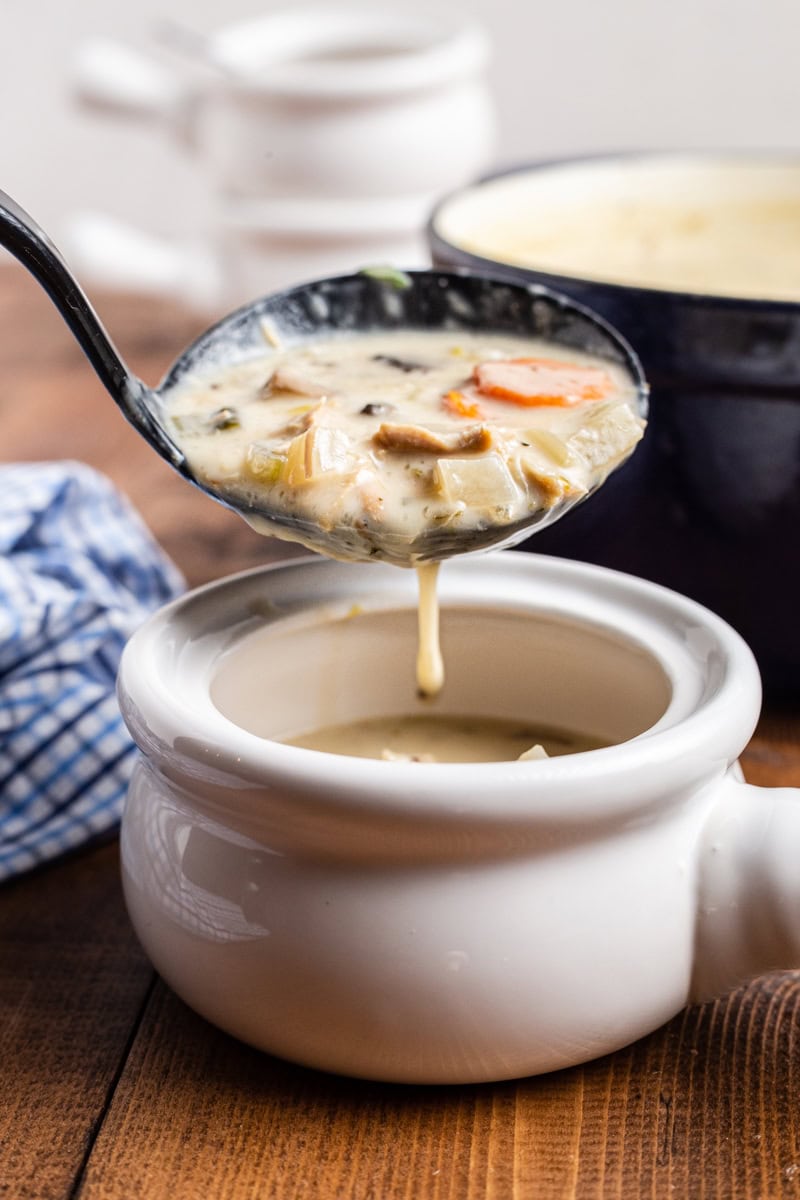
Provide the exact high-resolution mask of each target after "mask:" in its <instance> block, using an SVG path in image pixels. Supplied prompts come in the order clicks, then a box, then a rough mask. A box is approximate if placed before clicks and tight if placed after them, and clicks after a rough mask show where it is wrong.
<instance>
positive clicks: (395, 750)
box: [286, 713, 608, 762]
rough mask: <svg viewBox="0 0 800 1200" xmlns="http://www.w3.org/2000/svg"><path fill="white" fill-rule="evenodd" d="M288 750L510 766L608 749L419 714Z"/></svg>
mask: <svg viewBox="0 0 800 1200" xmlns="http://www.w3.org/2000/svg"><path fill="white" fill-rule="evenodd" d="M286 744H287V745H290V746H300V747H303V748H304V749H306V750H323V751H326V752H327V753H329V754H346V755H350V756H352V757H354V758H377V759H385V760H388V761H395V760H399V761H410V762H509V761H513V760H515V759H519V758H521V757H525V758H532V759H536V758H549V757H551V756H555V755H560V754H576V753H578V752H579V751H582V750H596V749H599V748H600V747H601V746H604V745H607V744H608V743H607V742H603V741H601V740H600V739H598V738H594V737H591V736H589V735H588V734H583V733H573V732H570V731H568V730H562V729H550V728H547V727H543V726H536V725H526V724H525V722H523V721H509V720H504V719H501V718H496V717H473V716H457V715H452V716H450V715H442V714H438V713H431V714H416V713H415V714H413V715H407V716H402V715H401V716H391V717H375V718H371V719H368V720H364V721H352V722H348V723H346V724H342V725H330V726H327V727H326V728H324V729H316V730H314V731H312V732H311V733H307V734H303V735H302V736H300V737H295V738H287V739H286ZM532 751H533V753H531V752H532Z"/></svg>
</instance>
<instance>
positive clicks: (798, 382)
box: [428, 164, 800, 697]
mask: <svg viewBox="0 0 800 1200" xmlns="http://www.w3.org/2000/svg"><path fill="white" fill-rule="evenodd" d="M543 165H547V164H543ZM529 169H534V168H529ZM495 178H496V177H495ZM428 238H429V245H430V248H431V252H432V257H433V262H434V265H435V266H438V267H441V268H445V269H457V268H462V269H464V268H468V269H470V270H474V271H479V272H480V271H483V272H488V273H490V274H492V275H494V276H496V277H497V276H499V277H504V278H507V279H509V280H514V281H515V282H517V283H520V282H526V283H541V284H545V285H547V286H549V287H552V288H555V289H556V290H558V291H559V292H562V293H564V294H566V295H568V296H570V297H571V298H573V299H575V300H578V301H579V302H580V303H582V304H584V305H586V306H587V307H588V308H590V309H593V310H594V311H595V312H598V313H599V314H600V315H601V316H603V317H605V319H606V320H607V321H609V322H610V323H611V324H612V325H613V326H614V327H615V328H616V329H617V330H619V332H620V333H621V334H622V335H623V337H625V338H626V339H627V340H628V341H629V342H630V344H631V345H632V346H633V348H634V350H635V351H636V353H637V354H638V356H639V358H640V360H641V362H642V365H643V366H644V370H645V374H646V376H647V378H648V380H649V382H650V387H651V393H650V420H649V428H648V431H647V434H646V436H645V439H644V442H643V443H642V445H641V446H640V447H639V449H638V450H637V452H636V454H634V455H633V457H632V459H631V460H630V461H629V462H628V463H627V464H626V465H625V466H624V467H623V468H622V469H621V470H620V471H619V472H618V473H617V474H616V475H615V476H613V477H612V478H611V479H610V480H609V482H608V483H607V484H606V485H605V486H604V487H603V488H602V489H601V490H600V492H599V493H598V494H597V495H596V496H595V497H594V498H593V499H592V501H591V503H589V504H586V505H583V506H581V507H579V508H578V509H576V510H575V511H574V512H573V513H571V514H569V515H568V516H567V517H565V518H564V520H563V521H561V522H558V523H557V524H555V525H554V526H552V527H551V528H550V529H547V530H543V531H542V532H541V533H540V534H537V535H536V536H535V537H534V538H532V539H530V541H528V542H527V543H526V544H525V547H524V548H525V549H529V550H536V551H539V552H543V553H547V554H557V555H564V556H566V557H570V558H576V559H581V560H583V561H585V562H594V563H600V564H602V565H604V566H610V567H614V568H617V569H618V570H622V571H628V572H630V573H632V574H634V575H640V576H643V577H645V578H647V579H652V580H654V581H656V582H657V583H663V584H665V585H666V586H668V587H671V588H675V589H677V590H678V591H681V592H683V593H684V594H686V595H688V596H691V597H693V598H694V599H696V600H699V601H700V602H701V603H702V604H705V605H707V606H708V607H709V608H711V609H713V610H714V611H715V612H717V613H719V614H720V615H721V616H722V617H724V618H725V619H726V620H728V621H729V622H730V623H731V624H732V625H733V626H734V627H735V628H736V629H737V630H738V631H739V632H740V633H741V634H742V635H743V637H744V638H745V639H746V640H747V641H748V642H749V644H750V646H751V647H752V649H753V650H754V652H755V654H756V657H757V658H758V661H759V666H760V668H761V671H762V675H763V678H764V683H765V687H766V689H767V691H768V693H769V694H771V695H781V694H783V695H787V696H789V697H797V696H798V695H800V568H798V567H797V566H796V565H795V560H796V558H797V556H798V543H800V304H791V303H783V302H780V303H779V302H771V301H760V300H735V299H728V298H717V297H712V296H698V295H691V294H680V293H671V292H665V291H657V290H655V289H647V288H636V287H626V286H620V285H615V284H605V283H601V282H592V281H588V280H581V279H575V278H572V277H569V276H560V275H552V274H549V273H547V272H543V271H536V270H534V269H531V268H524V267H514V266H510V265H508V264H503V263H499V262H495V261H493V260H491V259H485V258H481V257H480V256H478V255H475V254H471V253H469V252H468V251H465V250H463V249H460V248H459V247H457V246H454V245H451V244H450V243H449V242H447V241H446V240H445V239H444V238H442V236H441V235H440V234H439V233H438V232H437V229H436V214H435V213H434V215H433V218H432V219H431V222H430V224H429V227H428Z"/></svg>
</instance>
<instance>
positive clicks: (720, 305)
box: [425, 149, 800, 317]
mask: <svg viewBox="0 0 800 1200" xmlns="http://www.w3.org/2000/svg"><path fill="white" fill-rule="evenodd" d="M648 160H649V161H659V162H664V161H670V160H673V161H679V160H689V161H692V160H694V161H696V162H702V161H705V162H706V164H707V165H712V164H713V163H720V162H737V161H739V162H748V161H749V162H752V163H758V164H763V165H774V166H785V167H789V166H795V167H797V168H800V154H798V153H797V152H796V151H793V150H763V149H759V150H747V149H727V150H726V149H723V150H704V149H687V150H680V149H677V150H676V149H672V150H619V151H613V152H610V153H609V152H598V153H594V154H578V155H566V156H557V157H553V158H544V159H534V160H533V161H531V162H526V163H517V164H514V165H512V166H508V167H503V168H501V169H499V170H497V171H492V172H490V173H489V174H486V175H482V176H481V177H480V178H478V179H476V180H473V181H472V182H471V183H467V184H462V185H461V186H459V187H457V188H454V189H453V190H452V191H449V192H447V193H446V194H445V195H444V196H442V197H441V198H440V199H439V200H438V201H437V202H436V204H435V206H434V208H433V210H432V211H431V213H430V215H429V217H428V221H427V223H426V226H425V237H426V240H427V243H428V245H429V247H430V249H431V254H432V257H433V261H434V262H447V263H452V262H453V255H456V256H457V262H458V264H459V265H461V266H463V267H466V268H468V269H470V270H475V271H482V272H486V273H490V274H491V273H492V272H494V273H495V274H496V273H497V272H498V271H503V270H506V271H513V272H514V277H515V278H516V279H517V280H520V281H525V280H527V281H529V282H532V283H541V284H544V285H545V286H546V287H551V288H553V289H555V290H557V291H566V292H567V293H568V294H569V293H570V289H571V288H572V287H574V285H575V284H582V285H585V286H587V287H596V288H603V290H604V291H605V292H607V294H608V296H609V299H611V300H613V299H614V298H615V297H616V298H618V299H620V300H622V299H625V300H626V301H628V302H633V303H635V302H636V301H640V302H642V303H647V304H658V303H662V304H670V305H673V304H680V305H685V306H687V307H691V308H695V309H701V310H702V309H710V308H716V309H720V310H721V311H723V312H724V311H732V310H735V311H736V312H740V313H745V314H747V313H752V314H754V315H756V314H764V313H769V314H774V315H775V316H785V317H791V316H796V315H797V313H798V310H800V300H774V299H769V298H761V297H754V296H742V297H739V296H730V295H724V294H718V293H714V292H698V291H681V290H678V289H672V288H663V287H647V286H645V285H642V284H631V283H618V282H614V281H613V280H609V279H606V278H604V277H603V276H602V275H588V274H587V275H579V274H575V275H573V274H567V273H562V272H554V271H547V270H543V269H541V268H539V267H535V266H532V265H530V264H522V263H515V262H513V261H511V260H509V259H501V258H491V257H488V256H486V255H483V254H479V253H477V252H475V251H472V250H467V249H466V248H465V247H463V246H460V245H459V244H458V243H457V242H455V241H451V240H450V239H449V238H448V237H447V235H446V234H445V233H443V232H442V231H441V230H440V229H439V223H440V221H441V218H442V214H443V213H444V210H445V209H446V208H447V206H448V205H449V204H451V203H453V202H454V201H456V200H458V199H460V198H461V197H464V196H467V195H468V194H470V193H472V192H475V191H477V190H479V189H480V188H482V187H485V186H491V185H492V184H494V183H499V182H502V181H504V180H507V179H511V178H513V177H514V176H516V175H525V174H537V173H539V172H546V171H548V170H552V169H556V170H558V169H560V168H563V167H580V166H592V165H594V164H611V163H615V162H616V163H636V162H646V161H648ZM451 269H452V268H451Z"/></svg>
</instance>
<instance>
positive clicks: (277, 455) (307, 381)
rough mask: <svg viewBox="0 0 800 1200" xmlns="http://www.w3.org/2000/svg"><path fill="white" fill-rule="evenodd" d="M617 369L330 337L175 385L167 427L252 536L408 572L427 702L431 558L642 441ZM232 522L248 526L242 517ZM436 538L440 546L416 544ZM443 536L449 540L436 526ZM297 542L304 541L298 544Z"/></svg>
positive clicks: (539, 345)
mask: <svg viewBox="0 0 800 1200" xmlns="http://www.w3.org/2000/svg"><path fill="white" fill-rule="evenodd" d="M637 402H638V393H637V390H636V384H635V382H634V380H633V379H632V378H631V376H630V375H629V374H628V372H627V371H626V370H625V369H624V368H623V367H622V366H620V365H618V364H616V363H613V362H608V361H606V360H604V359H599V358H596V357H592V356H590V355H588V354H585V353H582V352H580V351H577V350H572V349H571V348H565V347H563V346H559V345H553V344H551V343H548V342H545V341H542V340H540V339H535V338H520V337H514V336H510V335H508V336H506V335H501V334H483V333H470V332H464V331H460V330H459V331H439V330H437V331H432V330H431V331H428V330H411V331H408V330H402V331H401V330H390V331H376V332H370V333H359V334H342V335H339V336H338V337H334V338H331V339H329V340H326V341H315V342H309V343H305V344H300V345H295V346H289V347H287V348H285V349H282V348H281V347H277V348H276V349H275V352H274V353H271V354H268V355H265V357H264V358H255V359H250V360H247V361H245V362H242V363H238V364H236V365H233V366H231V365H227V366H224V367H220V368H219V370H217V371H216V372H214V373H213V374H209V375H204V376H203V377H202V378H198V377H190V378H187V379H185V380H184V381H183V382H182V384H181V385H180V386H179V387H178V388H176V389H175V390H174V391H173V393H172V394H171V398H170V407H169V411H168V414H167V419H168V423H169V425H170V429H171V432H172V434H173V436H174V438H175V440H176V442H177V443H178V445H179V446H180V447H181V449H182V450H183V452H184V453H185V455H186V458H187V461H188V463H189V465H190V467H191V469H192V471H193V473H194V475H195V476H196V477H197V478H198V480H200V481H201V482H204V483H206V484H208V485H209V486H210V487H211V488H212V489H213V490H215V491H216V492H218V493H220V492H222V493H224V494H226V495H228V496H230V498H231V499H232V500H233V501H234V502H235V503H236V505H237V507H240V508H241V509H244V510H247V509H255V510H256V512H258V511H259V510H260V511H261V512H262V513H263V512H264V511H266V512H267V513H270V512H273V513H275V512H278V513H280V514H282V515H285V516H287V517H289V518H291V519H292V521H297V522H298V525H297V526H295V527H293V528H291V529H288V530H287V529H286V528H284V527H281V526H279V525H273V524H272V523H271V522H270V521H269V520H268V519H264V518H263V517H260V516H258V515H254V516H253V517H252V524H253V525H254V527H255V528H258V529H260V530H261V531H262V532H264V533H267V534H274V535H277V536H279V537H285V538H291V539H292V540H296V541H300V542H303V541H304V536H303V528H302V525H303V522H305V523H306V524H307V525H310V526H313V528H314V530H315V531H317V530H322V531H331V548H330V551H329V552H330V554H331V556H333V557H338V558H343V559H353V560H364V559H379V560H384V561H388V562H392V563H394V564H396V565H399V566H407V567H417V569H418V572H419V592H420V612H419V617H420V647H419V657H418V682H419V688H420V691H422V692H424V693H426V694H435V693H436V692H437V691H438V690H439V689H440V687H441V685H442V681H443V677H444V669H443V664H442V661H441V654H440V652H439V648H438V611H437V603H436V570H437V565H438V564H437V563H436V562H435V561H432V562H426V561H424V560H425V559H428V560H431V559H433V560H436V559H439V558H444V557H447V556H449V555H450V554H453V553H456V552H458V553H461V552H466V551H469V550H470V549H472V548H474V546H473V544H472V542H471V539H470V534H471V533H472V534H473V535H474V533H475V531H479V530H485V529H486V528H487V527H491V528H495V527H496V528H498V529H500V530H502V529H503V528H504V527H506V526H509V527H513V526H514V525H515V523H518V522H520V521H523V520H527V519H528V518H529V517H530V515H531V514H539V513H543V514H547V513H549V512H550V511H551V510H557V509H560V508H562V507H564V506H566V505H569V504H572V503H575V502H576V501H578V500H580V499H581V498H582V497H583V496H585V495H587V493H589V492H590V491H592V490H593V489H594V488H595V487H597V486H598V485H599V484H600V483H602V482H603V481H604V480H605V478H606V476H607V475H609V474H610V473H611V471H613V470H614V469H615V467H617V466H618V465H619V464H620V463H621V462H622V461H623V460H624V459H625V458H627V456H628V455H629V454H630V452H631V450H632V449H633V447H634V446H635V445H636V443H637V442H638V440H639V439H640V438H641V436H642V432H643V428H644V422H643V421H642V419H641V418H640V417H639V415H638V411H637ZM248 519H250V518H248ZM437 533H438V534H440V535H444V536H445V537H446V541H443V542H442V547H443V548H442V552H441V553H431V551H430V541H428V542H426V543H425V544H426V547H427V549H426V553H425V554H423V553H422V552H421V551H420V549H419V547H420V545H421V544H422V541H421V540H420V539H423V538H426V537H429V535H434V537H435V535H436V534H437ZM453 533H454V534H455V536H450V535H451V534H453ZM306 544H310V545H312V546H313V547H314V548H318V546H317V545H316V544H315V543H314V542H313V541H307V542H306Z"/></svg>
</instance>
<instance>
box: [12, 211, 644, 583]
mask: <svg viewBox="0 0 800 1200" xmlns="http://www.w3.org/2000/svg"><path fill="white" fill-rule="evenodd" d="M0 244H1V245H3V246H5V248H6V249H7V250H9V251H10V252H11V253H12V254H13V255H14V256H15V257H16V258H17V259H19V261H20V262H21V263H23V265H24V266H25V267H27V269H28V270H29V271H30V272H31V274H32V275H33V276H34V277H35V278H36V279H37V280H38V282H39V283H41V285H42V286H43V287H44V288H45V290H46V291H47V293H48V294H49V296H50V298H51V299H52V300H53V302H54V303H55V305H56V307H57V309H58V310H59V312H60V313H61V315H62V316H63V318H64V320H65V321H66V323H67V325H68V326H69V327H70V329H71V330H72V332H73V333H74V335H75V337H76V338H77V340H78V343H79V344H80V346H81V348H82V349H83V351H84V353H85V354H86V356H87V358H88V359H89V361H90V363H91V365H92V366H93V368H94V370H95V371H96V373H97V375H98V376H99V378H100V380H101V382H102V383H103V385H104V386H105V388H106V390H107V391H108V392H109V394H110V396H111V397H112V399H113V400H114V401H115V402H116V404H117V405H118V407H119V408H120V409H121V411H122V413H123V414H124V416H125V417H126V418H127V419H128V421H130V422H131V424H132V425H133V426H134V427H135V428H136V429H137V430H138V431H139V433H141V434H142V436H143V437H144V438H145V439H146V440H147V441H148V442H149V443H150V445H151V446H152V447H153V448H154V449H155V450H156V451H157V452H158V453H159V454H160V455H161V457H162V458H164V459H165V460H166V461H167V462H168V463H169V464H170V466H172V467H174V468H175V469H176V470H177V471H179V472H180V473H181V474H182V475H183V476H184V477H185V478H186V479H188V480H189V481H190V482H192V483H193V484H195V485H196V486H198V487H199V488H201V489H202V490H203V491H204V492H206V493H208V494H209V495H211V496H213V497H214V499H216V500H219V501H220V502H221V503H223V504H225V505H226V506H227V507H229V508H231V509H234V510H235V511H237V512H238V513H239V514H240V515H241V516H243V517H244V518H245V519H246V520H249V521H251V522H253V523H255V524H256V525H257V526H258V527H259V528H261V529H262V530H263V531H265V532H270V533H274V534H275V535H276V536H279V537H283V538H286V539H288V540H291V541H298V542H301V543H302V544H303V545H305V546H307V547H309V548H310V549H313V550H318V551H321V552H322V553H323V554H329V555H331V556H333V557H336V558H346V559H353V560H358V559H369V558H376V557H377V558H380V559H383V560H384V561H388V562H394V563H398V564H401V565H409V564H410V563H414V562H425V561H436V560H439V559H443V558H447V557H449V556H450V555H453V554H458V553H460V552H463V551H467V550H469V551H473V550H479V549H488V548H489V547H497V546H510V545H515V544H516V543H518V542H520V541H522V540H523V539H524V538H526V537H527V536H528V535H529V534H530V533H531V532H532V530H533V529H534V528H543V527H544V526H545V525H549V524H552V523H553V521H555V520H557V519H558V518H560V517H561V516H562V515H563V514H564V513H565V512H566V511H567V510H568V509H569V508H571V507H574V505H575V503H577V501H568V502H562V503H561V504H559V505H557V506H554V507H553V508H550V509H544V510H538V511H534V512H532V513H530V514H528V515H527V516H526V517H525V518H524V519H523V520H519V521H516V522H514V523H512V524H505V525H498V524H494V523H487V524H485V525H484V526H483V527H481V528H477V529H476V528H474V527H470V528H469V529H465V530H463V531H461V530H458V529H455V530H454V529H449V528H441V527H437V528H435V529H432V530H430V531H424V532H423V533H421V534H420V535H418V536H417V537H416V538H415V539H414V540H413V541H409V540H408V539H406V538H401V537H398V535H397V534H393V533H392V532H391V531H384V530H382V529H381V528H380V527H378V528H374V527H373V528H371V529H369V530H364V531H361V530H356V529H354V528H353V526H352V525H340V526H335V527H334V528H332V529H330V528H326V529H322V528H319V527H318V526H316V525H315V524H313V523H312V522H310V521H308V520H305V519H303V518H300V517H297V516H296V515H294V514H291V513H286V512H281V511H277V510H274V509H272V508H269V507H266V506H261V507H259V506H258V504H257V503H256V502H254V501H252V500H243V499H241V498H240V497H238V496H236V495H234V494H233V493H232V492H229V491H228V490H226V489H223V488H221V487H214V486H211V485H210V484H208V483H206V482H204V481H202V480H200V479H198V478H197V477H196V476H195V474H194V473H193V471H192V468H191V466H190V464H189V463H188V462H187V459H186V457H185V455H184V454H183V452H182V450H181V449H180V447H179V446H178V445H177V444H176V442H175V440H174V438H173V437H172V435H171V433H170V430H169V426H168V421H167V417H166V410H167V407H168V401H169V397H170V394H171V393H172V392H173V390H174V389H175V388H177V387H178V385H180V384H181V383H183V382H184V380H185V377H186V376H187V375H191V374H197V375H198V376H202V375H203V374H204V373H206V372H208V371H210V370H212V369H214V368H216V367H219V366H223V365H230V364H233V363H236V362H242V361H245V360H247V359H253V358H256V357H262V358H267V357H268V356H269V355H270V354H271V353H275V352H276V350H275V347H276V344H277V345H279V346H280V347H281V348H285V347H287V346H290V345H293V344H297V343H302V342H308V341H312V340H316V339H320V338H327V337H330V336H332V335H336V334H342V333H353V334H357V333H362V332H368V331H374V330H381V329H383V330H394V329H451V330H463V331H480V332H483V333H507V334H513V335H515V336H526V335H527V336H530V337H532V338H544V339H547V340H548V341H550V342H553V343H555V344H557V345H558V346H560V347H564V348H565V349H567V350H580V351H583V352H586V353H589V354H593V355H596V356H597V357H599V358H601V359H604V360H606V361H608V362H612V363H616V364H619V365H620V366H622V367H623V369H624V370H626V371H627V372H628V374H629V375H630V377H631V379H632V381H633V383H634V386H635V393H636V402H637V406H638V410H639V412H640V413H641V414H642V415H644V414H645V410H646V403H647V385H646V383H645V380H644V376H643V373H642V369H641V366H640V364H639V361H638V359H637V357H636V355H635V353H634V352H633V350H632V349H631V347H630V346H629V345H628V344H627V342H626V341H625V340H624V339H623V338H622V337H621V336H620V335H619V334H618V333H617V332H616V331H615V330H614V329H613V328H612V327H611V326H610V325H608V324H607V323H606V322H605V321H603V320H602V318H600V317H598V316H596V315H595V314H594V313H592V312H591V311H590V310H589V309H586V308H584V307H583V306H582V305H580V304H576V303H575V302H574V301H571V300H568V299H567V298H566V297H564V296H561V295H559V294H558V293H556V292H553V291H550V290H549V289H548V288H545V287H542V286H540V285H538V284H534V285H518V284H513V283H508V282H505V281H502V280H497V279H494V278H491V277H488V276H484V275H478V274H473V273H469V272H444V271H413V272H409V273H405V272H396V271H390V270H387V271H382V270H365V271H361V272H357V273H355V274H351V275H343V276H339V277H336V278H331V279H320V280H315V281H313V282H310V283H305V284H302V285H300V286H298V287H294V288H291V289H290V290H288V291H282V292H278V293H276V294H273V295H269V296H265V297H262V298H260V299H257V300H255V301H253V302H252V303H250V304H247V305H245V306H244V307H243V308H240V309H238V310H236V311H235V312H233V313H231V314H230V315H229V316H226V317H224V318H223V319H222V320H221V321H219V322H218V323H217V324H215V325H213V326H212V327H211V328H210V329H208V330H207V331H206V332H205V333H203V334H202V335H201V336H200V337H199V338H198V339H197V340H196V341H194V342H193V343H192V344H191V345H190V346H189V347H187V349H185V350H184V351H183V353H182V354H181V355H180V357H179V358H178V359H177V360H176V361H175V363H174V364H173V366H172V367H171V368H170V370H169V371H168V372H167V374H166V376H165V377H164V379H163V380H162V381H161V383H160V384H158V386H157V387H155V388H151V387H149V386H148V385H147V384H145V383H144V382H143V381H142V380H141V379H139V378H138V377H137V376H136V375H135V374H134V373H133V372H132V371H131V370H130V368H129V367H128V366H127V365H126V363H125V361H124V360H123V358H122V357H121V356H120V354H119V352H118V351H117V349H116V347H115V346H114V345H113V343H112V341H111V339H110V338H109V336H108V334H107V333H106V331H105V329H104V328H103V326H102V324H101V322H100V320H99V318H98V317H97V315H96V313H95V312H94V310H93V308H92V306H91V304H90V302H89V300H88V298H87V297H86V295H85V293H84V292H83V290H82V288H81V287H80V285H79V283H78V282H77V280H76V279H75V277H74V276H73V275H72V273H71V271H70V269H69V267H68V266H67V264H66V262H65V261H64V259H63V257H62V256H61V254H60V253H59V251H58V250H57V249H56V247H55V246H54V245H53V243H52V242H51V240H50V239H49V237H48V236H47V234H45V233H44V231H43V230H42V229H41V228H40V227H39V226H38V225H37V224H36V222H35V221H34V220H33V219H32V218H31V217H30V216H28V214H27V213H26V212H25V211H24V210H23V209H22V208H20V206H19V205H18V204H17V203H16V202H15V201H14V200H12V199H11V198H10V197H9V196H7V195H6V194H5V193H3V192H0Z"/></svg>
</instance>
